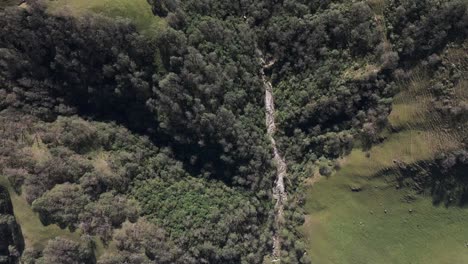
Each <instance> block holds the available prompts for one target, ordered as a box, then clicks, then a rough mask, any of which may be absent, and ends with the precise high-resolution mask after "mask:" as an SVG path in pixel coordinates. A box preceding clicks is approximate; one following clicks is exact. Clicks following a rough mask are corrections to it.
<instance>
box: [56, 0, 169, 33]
mask: <svg viewBox="0 0 468 264" xmlns="http://www.w3.org/2000/svg"><path fill="white" fill-rule="evenodd" d="M49 8H50V10H51V11H52V12H63V11H64V10H66V11H70V12H71V13H72V14H73V15H77V16H80V15H83V14H84V13H85V12H94V13H99V14H103V15H105V16H109V17H114V18H117V17H120V18H126V19H130V20H131V21H132V22H133V23H134V24H135V25H136V26H137V28H138V29H139V30H140V31H142V32H144V33H148V34H151V35H154V33H155V32H157V31H159V30H160V29H161V28H163V27H165V26H166V23H165V20H164V19H161V18H159V17H157V16H154V15H153V13H152V11H151V6H150V5H149V4H148V2H147V1H146V0H49Z"/></svg>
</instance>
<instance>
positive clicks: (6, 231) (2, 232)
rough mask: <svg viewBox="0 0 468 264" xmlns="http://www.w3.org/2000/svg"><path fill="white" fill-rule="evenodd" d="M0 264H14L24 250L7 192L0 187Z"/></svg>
mask: <svg viewBox="0 0 468 264" xmlns="http://www.w3.org/2000/svg"><path fill="white" fill-rule="evenodd" d="M0 237H1V238H2V240H1V241H0V263H14V262H16V261H17V260H18V258H19V257H20V256H21V253H22V252H23V250H24V241H23V237H22V234H21V230H20V227H19V225H18V223H17V222H16V219H15V216H14V215H13V205H12V204H11V200H10V195H9V193H8V190H7V189H5V188H4V187H2V186H0Z"/></svg>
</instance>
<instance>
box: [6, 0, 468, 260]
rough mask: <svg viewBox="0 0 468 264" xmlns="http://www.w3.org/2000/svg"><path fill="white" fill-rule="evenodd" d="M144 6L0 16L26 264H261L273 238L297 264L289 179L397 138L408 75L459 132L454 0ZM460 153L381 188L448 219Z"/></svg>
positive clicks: (460, 29)
mask: <svg viewBox="0 0 468 264" xmlns="http://www.w3.org/2000/svg"><path fill="white" fill-rule="evenodd" d="M148 3H149V4H150V5H149V6H147V4H146V3H143V2H141V1H136V2H135V3H130V2H126V1H123V0H119V1H115V2H112V3H111V2H109V1H95V2H90V1H74V0H70V1H65V0H57V1H52V2H44V3H43V2H36V1H28V4H27V5H26V6H23V7H22V8H7V9H5V10H4V11H0V12H1V13H0V28H1V33H0V110H2V112H1V113H0V117H1V122H0V125H1V129H0V131H1V133H2V137H1V148H0V168H1V169H2V171H1V172H2V176H1V177H2V181H1V182H2V185H5V186H9V187H11V189H12V190H13V189H14V191H15V192H16V193H13V191H11V192H12V195H11V196H12V197H13V198H12V199H13V204H14V205H15V210H18V213H17V212H15V215H17V217H18V222H19V223H20V224H21V225H23V224H22V222H23V223H25V225H24V231H23V233H24V237H25V244H26V250H25V251H24V253H23V257H22V259H23V260H24V262H26V263H95V262H97V263H262V262H263V261H264V260H265V261H266V260H267V259H269V258H268V256H269V255H270V254H271V252H272V246H273V241H272V235H273V233H275V232H278V233H279V234H280V240H281V245H282V247H281V250H282V251H281V256H280V257H281V261H282V263H310V258H309V257H308V255H307V254H305V250H306V249H307V248H309V246H307V245H306V244H305V243H304V241H306V240H301V239H300V236H301V233H300V232H299V230H298V226H300V225H302V224H303V223H304V213H303V207H302V202H303V197H302V196H303V195H302V193H301V192H300V190H301V189H300V188H301V183H302V181H303V180H304V179H305V178H307V177H310V176H311V175H312V174H313V173H314V172H315V171H317V169H318V171H319V172H320V174H322V175H325V176H329V175H331V174H332V172H333V170H335V169H336V167H337V166H335V163H334V161H335V160H336V159H337V158H339V157H342V156H343V155H345V154H348V153H349V152H350V151H351V150H352V149H353V147H354V146H355V145H356V146H360V147H362V148H364V149H370V148H371V147H372V146H373V145H375V144H378V143H380V142H381V141H383V138H384V137H385V136H382V135H385V133H387V134H394V133H396V132H398V131H399V129H401V128H398V127H397V126H394V127H393V128H391V129H390V128H389V122H388V115H389V113H390V112H391V110H392V99H393V98H394V96H395V95H396V94H397V92H398V91H399V89H400V84H401V83H404V82H405V81H408V79H410V78H411V77H414V76H415V74H411V71H412V70H413V72H414V69H415V67H416V66H417V65H420V64H421V65H422V66H420V67H423V68H427V72H428V74H435V73H439V72H440V74H439V75H438V77H437V78H439V79H436V80H437V83H434V85H433V86H431V87H433V88H431V89H432V90H433V91H432V90H431V93H433V94H431V96H432V97H434V98H437V100H436V101H437V102H439V103H438V104H437V106H440V107H438V109H439V108H440V109H441V110H440V111H441V113H443V112H444V111H445V112H449V113H451V114H450V115H452V114H453V117H452V116H451V118H453V119H455V122H456V123H457V124H458V123H460V122H465V121H466V120H465V119H464V118H465V117H466V105H464V104H463V102H464V101H463V100H462V101H461V102H460V104H459V105H451V103H456V101H455V100H453V97H451V91H452V90H451V89H452V88H454V87H462V88H460V89H461V90H462V91H464V89H466V85H463V80H462V76H463V75H464V73H466V71H464V70H463V67H466V62H463V61H462V62H460V63H458V64H457V63H455V62H454V60H455V58H445V62H444V59H441V56H442V55H441V52H442V51H443V50H444V48H445V47H446V46H447V45H449V44H451V43H454V44H453V45H461V44H460V43H462V41H463V40H464V39H465V38H466V36H467V34H468V32H467V28H468V12H467V5H466V3H465V2H463V1H461V0H446V1H432V0H423V1H410V0H405V1H396V0H395V1H377V0H374V1H355V2H351V1H301V0H297V1H291V0H288V1H276V2H272V1H248V0H241V1H219V0H211V1H210V0H208V1H199V0H187V1H176V0H150V1H148ZM62 5H63V6H68V7H69V8H71V10H68V11H67V10H61V9H60V7H61V6H62ZM150 7H152V13H154V16H153V15H151V13H150V11H149V8H150ZM145 8H148V9H145ZM86 10H90V11H93V12H96V13H100V14H101V15H96V14H91V13H87V12H86ZM140 10H141V11H140ZM139 12H141V16H139V14H140V13H139ZM122 17H123V18H128V19H122ZM257 50H260V51H261V53H262V54H264V58H262V57H261V54H259V52H258V51H257ZM262 60H266V61H271V62H272V64H271V67H269V68H268V69H266V70H265V71H266V72H265V73H266V75H268V79H270V80H271V82H272V84H273V87H274V93H275V101H276V105H277V110H278V112H277V117H276V119H277V121H278V126H279V131H278V133H277V138H278V143H279V144H278V145H279V149H280V151H282V152H284V154H285V155H284V156H285V158H286V160H287V162H288V167H289V174H288V178H287V179H286V190H287V192H288V193H289V199H288V201H287V204H286V205H285V212H284V219H285V222H284V223H281V225H280V227H281V230H274V227H273V225H272V223H273V222H274V217H275V216H274V213H273V206H274V204H273V203H272V199H273V194H272V191H271V190H272V187H273V185H274V180H275V171H274V166H273V165H274V164H272V161H271V160H272V153H271V152H272V151H271V146H270V145H269V142H268V140H267V136H266V126H265V110H264V90H263V89H264V87H263V82H262V78H261V77H262V76H261V75H260V69H261V67H262V65H261V61H262ZM443 62H444V63H446V64H450V63H452V62H453V63H454V64H456V65H461V66H459V67H462V69H461V70H452V69H450V68H449V66H444V67H445V68H444V67H442V68H441V66H440V65H441V64H442V63H443ZM442 65H444V64H442ZM444 69H445V71H446V72H444ZM457 69H458V68H457ZM457 74H458V77H457V76H456V75H457ZM465 84H466V80H465ZM434 87H435V88H434ZM454 91H458V90H457V89H455V90H454ZM462 93H464V92H462ZM432 97H431V98H432ZM444 100H445V101H444ZM446 102H448V103H446ZM465 104H466V103H465ZM395 105H396V104H395ZM408 105H411V104H408ZM393 111H395V109H393ZM452 112H453V113H452ZM393 113H394V112H393ZM390 117H391V118H392V116H390ZM441 118H445V116H442V117H441ZM410 119H411V117H410ZM390 124H392V122H390ZM393 124H394V123H393ZM416 126H422V125H421V124H416ZM392 129H393V130H392ZM397 135H399V134H397ZM389 137H390V136H389ZM457 140H458V141H456V142H457V144H455V145H456V146H457V147H456V148H447V149H437V150H438V151H439V152H441V156H440V157H438V161H437V162H432V161H430V160H431V158H432V157H431V156H429V155H428V156H424V158H420V159H418V160H415V161H414V162H419V161H420V160H421V161H423V160H427V164H422V165H421V164H419V163H418V165H419V166H417V168H420V167H421V168H422V170H419V169H412V168H413V167H412V166H409V167H407V169H408V170H409V172H406V171H402V172H401V171H400V169H401V168H395V167H392V168H390V170H388V171H382V173H381V175H380V176H381V177H388V176H385V174H386V173H387V174H392V175H394V174H398V175H405V176H406V177H405V178H398V180H399V181H400V185H401V186H402V187H403V186H405V187H409V186H410V185H412V184H413V183H414V182H418V184H419V188H420V189H419V190H418V191H419V192H420V193H424V191H425V190H427V189H428V188H429V189H430V188H432V189H431V190H432V194H433V195H434V197H438V199H439V201H440V202H444V203H447V204H453V206H459V205H463V203H464V201H465V200H466V181H464V180H463V179H462V175H463V173H460V171H461V172H464V171H465V170H466V164H465V163H464V162H465V159H466V157H465V152H463V151H464V149H466V146H465V145H463V144H464V143H463V144H462V143H461V142H464V141H463V139H457ZM441 142H442V143H441V144H442V145H445V146H450V144H449V143H448V142H447V141H441ZM354 151H357V150H354ZM372 155H373V154H372V152H371V157H372ZM443 155H445V156H443ZM386 162H388V161H386ZM415 164H416V163H415ZM355 165H359V163H358V162H356V164H355ZM395 170H398V173H396V172H395ZM445 170H449V171H451V170H453V174H450V176H448V177H445V175H447V173H445ZM343 171H345V170H343ZM427 171H429V172H427ZM357 173H358V174H359V173H360V172H357ZM331 177H332V178H331V179H335V178H334V176H331ZM4 179H7V180H8V183H3V182H4V181H3V180H4ZM320 184H321V183H320ZM317 186H320V185H317ZM353 189H355V190H359V187H357V188H354V187H353ZM324 190H328V189H327V188H324ZM447 193H449V194H447ZM14 195H16V196H14ZM18 195H20V196H18ZM326 195H327V193H326V192H325V193H322V196H323V197H326ZM15 199H16V200H15ZM371 199H372V198H369V200H371ZM434 199H436V198H434ZM26 202H27V203H28V204H29V205H30V206H31V208H32V210H34V212H35V213H37V215H38V216H39V218H40V220H41V222H42V224H44V225H46V226H42V225H41V226H40V227H37V229H36V230H41V231H40V232H43V231H44V230H46V229H45V228H51V229H50V230H53V232H49V234H48V235H47V234H44V233H41V234H40V235H39V231H37V232H38V233H34V232H35V228H31V223H32V222H26V221H24V218H23V217H20V216H21V215H23V216H24V215H28V216H30V217H29V218H30V219H34V218H33V217H34V215H33V214H32V213H25V212H26V211H27V210H28V209H29V207H27V206H25V207H17V205H22V204H25V203H26ZM15 203H16V204H17V205H16V204H15ZM20 209H21V210H20ZM306 209H308V211H309V212H311V209H310V208H309V206H307V207H306ZM29 210H30V209H29ZM9 214H11V212H9ZM338 219H340V218H338ZM31 221H34V220H31ZM28 223H29V224H28ZM55 225H57V226H58V227H60V228H61V229H63V230H59V229H58V227H57V226H55ZM56 227H57V228H56ZM57 230H59V231H57ZM55 232H57V233H55ZM70 232H71V233H70ZM51 234H53V236H52V235H51ZM65 236H66V237H67V238H65ZM46 241H47V242H46ZM9 243H10V242H9ZM11 243H13V242H11ZM15 243H16V242H15ZM327 250H331V249H330V248H327ZM340 250H341V249H340ZM376 250H378V249H376ZM19 251H20V250H19ZM10 252H12V251H10ZM311 253H314V254H315V253H317V251H315V250H311ZM314 254H309V255H312V259H314V256H313V255H314ZM322 254H324V253H323V252H322ZM317 256H319V254H318V253H317Z"/></svg>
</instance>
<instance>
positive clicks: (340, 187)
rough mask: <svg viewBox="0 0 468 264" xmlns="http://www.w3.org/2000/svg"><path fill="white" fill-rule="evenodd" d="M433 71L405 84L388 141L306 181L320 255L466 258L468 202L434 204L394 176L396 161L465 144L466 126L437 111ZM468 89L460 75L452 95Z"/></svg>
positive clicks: (323, 258)
mask: <svg viewBox="0 0 468 264" xmlns="http://www.w3.org/2000/svg"><path fill="white" fill-rule="evenodd" d="M459 51H460V50H449V55H448V56H447V57H450V55H451V54H455V53H457V52H459ZM460 67H463V65H460ZM430 78H431V77H429V76H427V75H426V74H424V71H417V72H416V73H414V74H413V77H412V79H411V80H410V81H408V82H402V83H401V84H400V87H401V92H400V93H399V94H398V95H397V96H396V97H395V100H394V105H393V111H392V113H391V115H390V117H389V120H390V127H392V131H393V132H387V133H386V134H387V135H386V140H385V141H384V142H382V143H381V144H379V145H377V146H374V147H373V148H372V149H371V150H370V151H369V152H364V151H362V150H359V149H356V150H353V151H352V153H351V154H350V155H349V156H347V157H346V158H345V159H343V160H342V161H341V163H342V168H341V169H340V170H339V171H338V172H337V173H335V174H334V175H332V176H330V177H329V178H322V179H321V181H319V182H318V183H316V184H315V185H314V186H307V187H306V190H305V191H306V197H307V198H306V212H307V214H308V215H307V216H306V222H305V224H304V225H303V227H302V232H303V234H304V236H305V239H306V241H307V244H308V252H309V255H311V256H313V257H312V260H313V261H314V263H320V264H327V263H353V264H355V263H377V264H378V263H382V264H384V263H413V264H416V263H447V264H448V263H468V249H467V246H466V243H467V242H468V238H467V236H466V235H467V234H468V230H467V228H466V223H465V222H466V215H467V214H468V208H466V207H457V206H448V207H447V206H443V205H435V204H434V203H435V201H434V200H433V198H432V197H431V196H430V195H421V194H419V193H417V192H416V191H415V190H414V189H412V188H404V187H402V186H399V184H398V183H397V181H396V179H397V178H398V177H399V176H401V175H396V174H398V166H399V165H398V164H415V163H418V164H421V162H424V161H430V160H432V159H434V158H435V156H436V154H438V153H440V152H443V151H450V150H453V149H456V148H460V146H462V140H463V137H464V135H466V133H467V124H466V123H457V124H456V126H453V125H454V124H453V123H452V124H451V123H450V121H449V120H446V119H443V118H442V117H441V116H440V115H438V114H437V113H436V111H435V108H434V99H435V98H434V95H433V94H432V93H431V92H429V90H428V87H429V85H430V81H431V79H430ZM467 89H468V86H467V85H466V81H461V82H460V83H459V84H458V85H457V86H456V87H454V89H453V90H454V96H455V97H454V98H453V100H455V99H456V100H460V101H464V102H465V103H466V102H467V97H466V92H467ZM395 131H396V132H395ZM422 164H424V163H422ZM422 166H423V167H424V165H422ZM383 172H387V173H383ZM379 175H380V176H379ZM383 175H385V176H383Z"/></svg>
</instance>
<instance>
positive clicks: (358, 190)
mask: <svg viewBox="0 0 468 264" xmlns="http://www.w3.org/2000/svg"><path fill="white" fill-rule="evenodd" d="M349 188H350V189H351V191H352V192H360V191H362V187H361V186H356V185H351V186H349Z"/></svg>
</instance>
